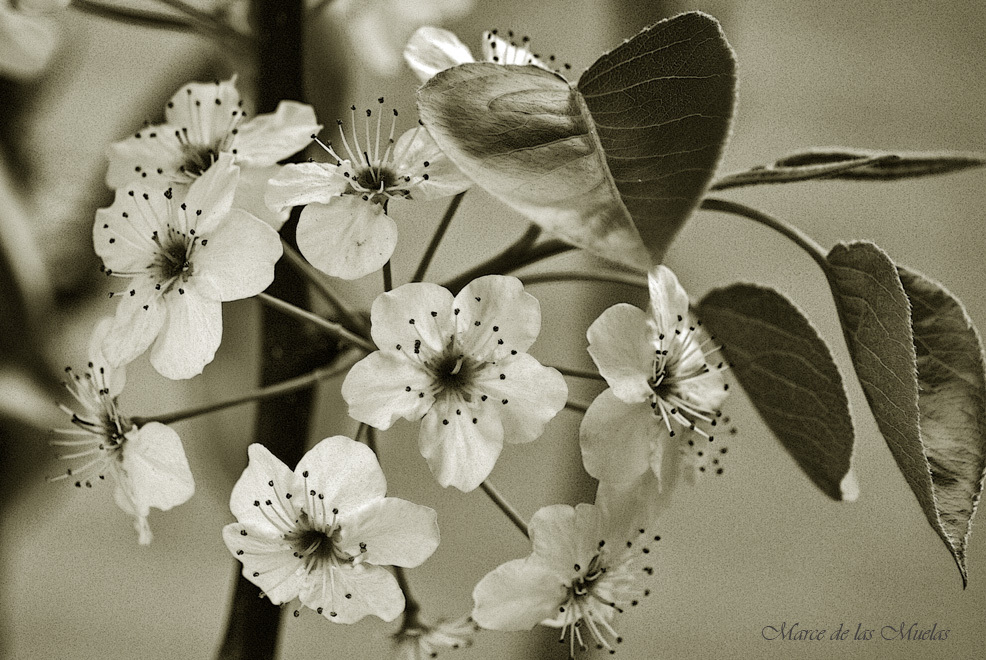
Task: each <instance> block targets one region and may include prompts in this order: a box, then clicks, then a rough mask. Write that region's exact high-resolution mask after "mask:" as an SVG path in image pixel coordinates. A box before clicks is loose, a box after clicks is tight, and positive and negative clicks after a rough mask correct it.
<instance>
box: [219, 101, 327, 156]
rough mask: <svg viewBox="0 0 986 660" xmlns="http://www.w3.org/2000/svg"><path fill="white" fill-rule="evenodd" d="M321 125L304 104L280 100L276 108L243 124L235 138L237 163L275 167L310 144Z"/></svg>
mask: <svg viewBox="0 0 986 660" xmlns="http://www.w3.org/2000/svg"><path fill="white" fill-rule="evenodd" d="M321 130H322V125H321V124H319V123H318V120H317V119H315V109H314V108H312V106H310V105H308V104H307V103H298V102H297V101H281V102H280V103H278V104H277V109H276V110H275V111H274V112H272V113H268V114H262V115H257V116H256V117H254V118H253V119H250V120H248V121H245V122H243V124H242V125H241V126H240V128H239V132H238V134H237V136H236V155H237V161H238V162H239V163H240V164H242V165H243V166H245V167H264V166H268V165H275V164H276V163H277V162H278V161H280V160H283V159H285V158H287V157H288V156H290V155H292V154H295V153H297V152H299V151H301V150H302V149H304V148H305V147H307V146H308V145H309V144H310V143H311V141H312V135H316V134H318V132H319V131H321Z"/></svg>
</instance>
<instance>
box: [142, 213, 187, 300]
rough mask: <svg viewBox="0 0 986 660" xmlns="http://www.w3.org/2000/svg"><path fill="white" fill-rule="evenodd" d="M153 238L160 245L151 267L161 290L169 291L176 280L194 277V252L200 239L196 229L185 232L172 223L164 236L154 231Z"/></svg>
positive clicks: (182, 280)
mask: <svg viewBox="0 0 986 660" xmlns="http://www.w3.org/2000/svg"><path fill="white" fill-rule="evenodd" d="M151 238H152V240H153V241H154V242H155V243H156V244H157V246H158V251H157V253H156V254H155V255H154V261H153V262H152V263H151V269H152V270H153V272H154V275H155V279H156V280H157V281H158V283H159V286H160V288H161V290H162V291H163V292H164V293H167V292H168V291H170V290H171V289H172V288H173V287H174V285H175V283H176V282H179V281H181V282H187V281H188V280H189V278H191V277H192V274H193V272H194V267H193V264H192V254H193V253H194V252H195V247H196V245H197V244H198V242H199V240H198V237H197V236H195V230H191V231H189V233H188V234H184V233H182V232H179V231H177V230H175V229H174V228H173V227H172V226H171V225H168V233H167V234H166V235H165V236H164V238H162V237H161V236H159V234H158V233H157V232H154V233H153V234H152V236H151Z"/></svg>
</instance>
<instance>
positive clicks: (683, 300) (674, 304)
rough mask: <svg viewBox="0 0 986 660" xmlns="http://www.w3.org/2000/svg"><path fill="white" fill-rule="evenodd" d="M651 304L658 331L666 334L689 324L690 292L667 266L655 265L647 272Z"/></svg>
mask: <svg viewBox="0 0 986 660" xmlns="http://www.w3.org/2000/svg"><path fill="white" fill-rule="evenodd" d="M647 285H648V288H649V289H650V306H651V314H652V315H653V322H654V325H655V328H656V329H657V331H658V332H663V333H664V334H666V335H671V334H672V333H674V331H675V328H681V327H683V326H685V325H687V324H688V294H687V293H685V290H684V289H683V288H682V287H681V284H679V283H678V278H677V277H675V274H674V273H673V272H671V269H670V268H668V267H667V266H655V267H654V269H653V270H652V271H650V272H649V273H647ZM679 319H680V320H679Z"/></svg>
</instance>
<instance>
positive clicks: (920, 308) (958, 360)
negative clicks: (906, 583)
mask: <svg viewBox="0 0 986 660" xmlns="http://www.w3.org/2000/svg"><path fill="white" fill-rule="evenodd" d="M828 264H829V266H828V268H827V270H826V275H827V276H828V278H829V283H830V285H831V287H832V292H833V295H834V297H835V302H836V309H837V310H838V312H839V317H840V320H841V322H842V328H843V333H844V335H845V337H846V343H847V344H848V346H849V353H850V356H851V357H852V360H853V365H854V366H855V368H856V373H857V375H858V376H859V381H860V383H861V384H862V386H863V392H864V394H865V395H866V399H867V401H868V402H869V404H870V409H871V410H872V411H873V416H874V418H875V419H876V422H877V425H878V426H879V428H880V431H881V433H882V434H883V437H884V439H885V440H886V441H887V446H888V447H889V448H890V451H891V453H892V454H893V456H894V459H895V460H896V461H897V465H898V467H899V468H900V470H901V472H902V473H903V475H904V479H905V480H906V481H907V483H908V485H909V486H910V488H911V490H912V491H913V492H914V495H915V496H916V497H917V500H918V503H919V504H920V505H921V509H922V510H923V511H924V514H925V516H926V517H927V519H928V522H929V523H931V526H932V528H934V530H935V531H936V532H937V533H938V535H939V536H940V537H941V538H942V540H943V541H944V542H945V545H946V547H947V548H948V549H949V551H950V552H951V553H952V556H953V557H954V558H955V562H956V564H957V566H958V568H959V572H960V573H961V574H962V582H963V584H965V582H966V579H967V572H966V565H965V542H966V541H965V537H966V535H967V531H968V524H969V522H970V521H971V518H972V513H973V512H974V510H975V505H976V502H977V501H978V497H979V492H981V483H980V480H981V478H982V467H981V466H982V451H983V450H982V447H983V438H982V433H983V426H982V424H983V408H982V405H983V403H982V401H983V390H982V387H983V385H982V383H983V373H982V362H981V360H982V358H981V355H979V354H978V352H979V341H978V337H977V336H976V333H975V330H974V329H973V328H972V326H971V324H970V323H969V322H968V319H967V317H966V316H965V314H964V312H963V311H962V308H961V306H960V305H959V304H958V302H957V301H956V300H955V299H954V298H953V297H952V296H951V295H950V294H949V293H948V292H947V291H945V290H944V289H942V288H941V287H938V286H937V285H935V284H933V283H931V282H930V281H929V280H927V279H925V278H923V277H922V276H919V275H917V274H916V273H912V272H910V271H904V276H903V279H904V280H906V281H907V291H905V286H904V284H902V278H901V276H900V275H898V270H897V267H896V266H895V265H894V263H893V261H891V260H890V258H889V257H888V256H887V255H886V254H885V253H884V252H883V251H882V250H880V248H878V247H877V246H875V245H873V244H872V243H867V242H855V243H848V244H840V245H837V246H835V247H834V248H833V249H832V251H831V252H829V254H828ZM909 296H910V297H911V298H912V300H913V302H914V304H915V311H914V317H913V321H912V315H911V303H910V302H909V300H908V298H909ZM912 322H913V324H914V326H913V329H912ZM916 341H917V342H918V346H919V349H918V350H915V342H916ZM919 355H920V356H921V357H920V359H919V357H918V356H919ZM962 381H964V382H962ZM922 387H925V388H928V389H927V390H926V391H923V392H922V391H921V388H922ZM919 394H920V399H919ZM922 412H923V413H924V415H926V417H924V418H922ZM923 435H926V436H927V439H928V443H929V444H928V448H927V449H926V447H925V444H924V441H923V439H922V436H923ZM977 472H978V475H976V474H974V473H977ZM936 491H941V492H940V493H939V492H936ZM960 528H961V529H962V532H963V533H962V534H961V536H958V535H956V534H957V530H958V529H960Z"/></svg>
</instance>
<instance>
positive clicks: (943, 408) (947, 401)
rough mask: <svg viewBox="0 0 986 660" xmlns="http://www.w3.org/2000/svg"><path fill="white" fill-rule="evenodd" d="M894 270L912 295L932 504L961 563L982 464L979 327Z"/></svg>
mask: <svg viewBox="0 0 986 660" xmlns="http://www.w3.org/2000/svg"><path fill="white" fill-rule="evenodd" d="M898 274H899V275H900V281H901V283H902V284H903V286H904V291H905V292H906V293H907V297H908V299H909V300H910V301H911V327H912V329H913V332H914V346H915V348H916V350H917V366H918V408H919V409H920V412H921V439H922V441H923V443H924V451H925V455H926V456H927V459H928V465H929V467H930V469H931V482H932V485H933V487H934V495H935V504H936V506H937V509H938V514H939V517H940V518H941V524H942V526H943V527H944V529H945V532H946V533H947V534H948V537H949V539H950V540H951V543H952V546H953V552H954V553H955V556H956V561H957V562H958V563H959V567H960V569H962V570H963V574H964V572H965V551H966V547H967V545H968V541H969V532H970V531H971V528H972V518H973V516H974V515H975V513H976V507H977V505H978V504H979V498H980V496H981V495H982V492H983V471H984V469H986V375H984V373H986V369H984V365H983V349H982V342H981V341H980V338H979V334H978V333H977V332H976V328H975V326H974V325H973V324H972V320H971V319H970V318H969V315H968V314H966V311H965V309H964V308H963V306H962V303H961V302H959V300H958V299H957V298H956V297H955V296H953V295H952V294H951V293H950V292H949V291H948V290H946V289H945V288H944V287H943V286H941V285H940V284H938V283H937V282H933V281H931V280H929V279H928V278H927V277H925V276H924V275H922V274H921V273H918V272H916V271H913V270H910V269H908V268H904V267H899V268H898Z"/></svg>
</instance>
